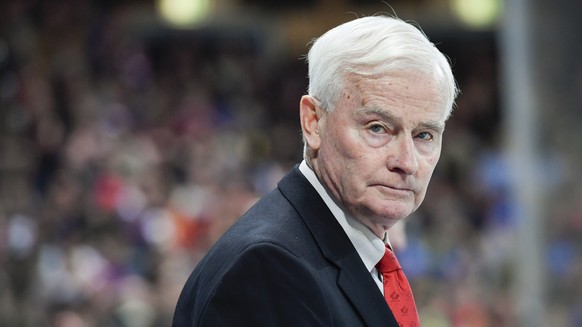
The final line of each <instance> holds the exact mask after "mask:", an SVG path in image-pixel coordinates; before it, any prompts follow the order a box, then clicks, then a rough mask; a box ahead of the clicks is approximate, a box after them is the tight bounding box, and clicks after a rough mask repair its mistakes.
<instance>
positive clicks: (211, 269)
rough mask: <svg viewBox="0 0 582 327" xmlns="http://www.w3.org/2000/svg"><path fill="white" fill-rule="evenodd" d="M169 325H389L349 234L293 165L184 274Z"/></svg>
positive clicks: (390, 317)
mask: <svg viewBox="0 0 582 327" xmlns="http://www.w3.org/2000/svg"><path fill="white" fill-rule="evenodd" d="M173 326H175V327H183V326H204V327H207V326H253V327H254V326H299V327H303V326H326V327H329V326H349V327H356V326H382V327H387V326H394V327H397V326H398V324H397V323H396V320H395V319H394V316H393V315H392V312H391V311H390V309H389V307H388V305H387V304H386V302H385V301H384V297H383V296H382V293H381V292H380V290H379V289H378V287H377V286H376V284H375V283H374V281H373V279H372V277H371V275H370V273H369V272H368V270H367V269H366V267H365V266H364V263H363V262H362V260H361V259H360V257H359V256H358V253H357V252H356V250H355V248H354V246H353V245H352V243H351V242H350V240H349V239H348V237H347V235H346V234H345V232H344V231H343V229H342V228H341V226H340V225H339V223H338V222H337V220H336V219H335V218H334V217H333V215H332V213H331V212H330V210H329V209H328V207H327V206H326V205H325V203H324V202H323V200H322V199H321V197H320V196H319V194H318V193H317V191H316V190H315V189H314V188H313V186H312V185H311V184H310V183H309V182H308V181H307V179H306V178H305V177H304V176H303V174H302V173H301V172H300V171H299V169H298V167H297V166H296V167H295V168H294V169H293V170H292V171H291V172H290V173H289V174H288V175H287V176H286V177H285V178H283V179H282V180H281V181H280V182H279V184H278V188H277V189H275V190H274V191H272V192H271V193H269V194H267V195H266V196H265V197H264V198H263V199H261V200H260V201H259V202H257V203H256V204H255V205H254V206H253V207H252V208H251V209H250V210H249V211H248V212H247V213H245V214H244V215H243V216H242V217H241V218H240V219H239V220H238V221H237V222H236V223H235V224H234V225H233V226H232V227H231V228H230V229H229V230H228V231H227V232H226V233H225V234H224V235H223V236H222V237H221V238H220V240H219V241H218V242H217V243H216V244H215V246H214V247H213V248H212V249H211V250H210V251H209V252H208V253H207V255H206V256H205V257H204V258H203V259H202V261H201V262H200V263H199V264H198V266H197V267H196V269H195V270H194V271H193V272H192V275H191V276H190V278H189V279H188V281H187V282H186V285H185V286H184V289H183V290H182V294H181V295H180V298H179V300H178V304H177V306H176V311H175V313H174V320H173Z"/></svg>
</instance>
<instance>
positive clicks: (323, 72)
mask: <svg viewBox="0 0 582 327" xmlns="http://www.w3.org/2000/svg"><path fill="white" fill-rule="evenodd" d="M307 62H308V65H309V90H308V92H309V95H311V96H313V97H314V98H316V99H318V100H319V101H320V103H321V106H322V107H323V109H324V110H326V111H330V110H332V109H333V108H334V106H335V105H336V103H337V101H338V99H339V96H340V94H341V92H342V90H343V88H344V83H345V82H346V77H347V75H348V74H358V75H363V76H373V75H379V74H389V73H391V72H397V71H419V72H422V73H427V74H429V75H432V76H434V81H435V83H436V85H437V86H438V87H439V88H440V89H442V91H443V94H442V95H443V100H444V103H445V104H446V105H447V110H448V111H447V118H448V116H449V115H450V113H451V111H452V108H453V105H454V101H455V98H456V96H457V93H458V89H457V85H456V83H455V79H454V77H453V73H452V71H451V66H450V64H449V61H448V60H447V58H446V57H445V56H444V55H443V54H442V53H441V52H440V51H439V50H438V49H437V48H436V47H435V45H434V44H432V43H431V42H430V41H429V40H428V38H427V37H426V35H425V34H424V33H423V32H422V31H421V30H420V29H419V28H417V27H415V26H413V25H411V24H409V23H406V22H404V21H402V20H401V19H399V18H394V17H388V16H370V17H362V18H358V19H355V20H352V21H349V22H347V23H344V24H342V25H339V26H337V27H335V28H333V29H331V30H329V31H328V32H326V33H325V34H323V35H322V36H321V37H319V38H318V39H316V40H315V42H314V43H313V45H312V47H311V49H310V50H309V53H308V55H307Z"/></svg>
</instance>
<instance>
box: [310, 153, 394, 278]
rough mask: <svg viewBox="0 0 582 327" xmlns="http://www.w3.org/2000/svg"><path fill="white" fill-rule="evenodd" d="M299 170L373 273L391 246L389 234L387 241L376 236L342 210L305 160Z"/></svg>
mask: <svg viewBox="0 0 582 327" xmlns="http://www.w3.org/2000/svg"><path fill="white" fill-rule="evenodd" d="M299 170H300V171H301V172H302V173H303V175H304V176H305V178H307V180H308V181H309V182H310V183H311V185H313V187H314V188H315V190H316V191H317V193H319V196H321V198H322V199H323V202H325V204H326V205H327V207H328V208H329V210H330V211H331V213H332V214H333V216H334V217H335V219H336V220H337V221H338V223H339V224H340V225H341V227H342V228H343V230H344V231H345V233H346V235H347V236H348V238H349V239H350V241H351V242H352V244H353V245H354V248H356V251H357V252H358V255H359V256H360V258H362V261H363V262H364V265H365V266H366V269H368V271H370V272H372V270H373V269H375V266H376V264H377V263H378V262H379V261H380V259H382V256H383V255H384V251H385V247H386V245H385V243H384V242H386V243H388V244H390V242H389V240H388V233H386V236H385V240H382V239H380V238H379V237H378V236H376V235H375V234H374V233H373V232H372V231H371V230H370V229H369V228H368V227H366V226H365V225H364V224H362V223H360V222H359V221H357V220H356V219H355V218H353V217H352V216H350V215H349V214H348V213H346V212H345V211H344V210H342V209H341V208H340V207H339V206H338V204H337V203H335V201H334V200H333V199H332V197H331V196H330V195H329V193H328V192H327V190H326V189H325V187H324V186H323V185H322V184H321V182H320V181H319V179H318V178H317V176H316V175H315V173H314V172H313V170H312V169H311V168H310V167H309V166H308V165H307V163H306V162H305V160H303V161H302V162H301V164H300V165H299Z"/></svg>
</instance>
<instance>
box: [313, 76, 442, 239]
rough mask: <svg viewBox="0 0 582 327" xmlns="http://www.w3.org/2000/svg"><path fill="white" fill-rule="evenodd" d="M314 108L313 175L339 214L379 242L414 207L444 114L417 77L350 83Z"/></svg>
mask: <svg viewBox="0 0 582 327" xmlns="http://www.w3.org/2000/svg"><path fill="white" fill-rule="evenodd" d="M346 85H347V87H346V88H345V89H344V91H343V92H342V94H341V96H340V99H339V100H338V102H337V105H336V106H335V108H332V111H331V112H323V111H322V110H321V109H319V108H318V110H317V111H318V112H319V120H318V122H317V126H318V129H319V131H318V137H319V143H317V147H318V149H316V153H317V154H316V156H315V159H314V160H313V161H312V162H313V166H314V167H313V168H314V170H315V172H316V173H317V175H318V176H319V178H320V179H322V182H323V184H324V185H325V186H326V188H327V189H328V190H329V191H330V192H331V193H332V194H333V196H334V197H335V198H336V200H338V201H339V202H340V203H341V205H343V207H344V209H346V210H347V211H348V212H349V213H350V214H351V215H353V216H354V217H355V218H356V219H358V220H359V221H360V222H362V223H363V224H364V225H366V226H368V227H369V228H370V229H371V230H372V231H373V232H374V233H375V234H376V235H378V236H380V237H381V236H382V235H383V234H384V231H385V230H388V229H389V228H390V227H391V226H392V225H393V224H394V223H396V222H397V221H398V220H400V219H402V218H404V217H406V216H408V215H409V214H411V213H412V212H413V211H415V210H416V209H417V208H418V206H419V205H420V204H421V203H422V201H423V199H424V196H425V194H426V189H427V187H428V183H429V181H430V178H431V175H432V173H433V171H434V168H435V166H436V164H437V162H438V159H439V156H440V152H441V142H442V134H443V131H444V127H445V120H446V108H445V105H444V103H443V101H442V98H443V97H442V96H441V95H440V94H439V92H438V88H437V87H435V85H434V84H433V83H432V82H431V79H429V78H427V77H426V75H423V74H422V73H400V74H391V75H383V76H380V77H362V76H356V75H351V76H349V77H348V79H347V83H346Z"/></svg>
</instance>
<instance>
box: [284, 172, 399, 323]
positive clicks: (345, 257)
mask: <svg viewBox="0 0 582 327" xmlns="http://www.w3.org/2000/svg"><path fill="white" fill-rule="evenodd" d="M279 189H280V190H281V192H282V193H283V195H284V196H285V197H286V198H287V199H288V200H289V202H291V204H292V205H293V206H294V207H295V209H296V210H297V211H298V212H299V214H300V216H301V217H302V219H303V220H304V222H305V224H306V225H307V227H308V228H309V230H310V231H311V233H312V235H313V237H314V239H315V240H316V242H317V243H318V245H319V247H320V249H321V251H322V253H323V254H324V256H325V257H326V258H327V259H328V260H330V261H331V262H333V263H334V264H335V265H336V266H337V268H338V269H339V279H338V286H339V288H340V289H341V290H342V291H343V292H344V294H345V295H346V297H347V298H348V299H349V300H350V302H351V303H352V304H353V306H354V307H355V308H356V309H357V311H358V312H359V313H360V315H361V316H362V318H363V320H364V321H365V322H366V325H367V326H390V325H394V326H398V324H397V323H396V320H395V318H394V316H393V315H392V312H391V311H390V309H389V308H388V306H387V305H386V302H385V301H384V298H383V297H382V294H381V293H380V292H379V291H378V287H377V286H376V284H375V282H374V281H373V279H372V276H371V275H370V272H369V271H368V270H367V269H366V267H365V266H364V263H363V262H362V260H361V258H360V257H359V255H358V253H357V251H356V249H355V248H354V246H353V245H352V243H351V241H350V240H349V238H348V237H347V235H346V234H345V232H344V230H343V229H342V228H341V226H340V224H339V223H338V222H337V220H336V219H335V217H334V216H333V214H332V213H331V211H330V210H329V208H328V207H327V206H326V205H325V203H324V202H323V200H322V199H321V197H320V196H319V194H318V193H317V191H316V190H315V189H314V188H313V186H312V185H311V184H310V183H309V181H307V179H306V178H305V177H304V176H303V174H302V173H301V172H300V171H299V169H298V167H297V166H295V168H294V169H293V170H292V171H291V172H290V173H289V174H288V175H287V176H286V177H285V178H284V179H283V180H282V181H281V182H280V183H279Z"/></svg>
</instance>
